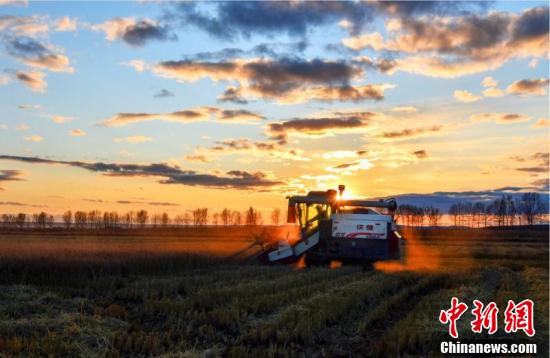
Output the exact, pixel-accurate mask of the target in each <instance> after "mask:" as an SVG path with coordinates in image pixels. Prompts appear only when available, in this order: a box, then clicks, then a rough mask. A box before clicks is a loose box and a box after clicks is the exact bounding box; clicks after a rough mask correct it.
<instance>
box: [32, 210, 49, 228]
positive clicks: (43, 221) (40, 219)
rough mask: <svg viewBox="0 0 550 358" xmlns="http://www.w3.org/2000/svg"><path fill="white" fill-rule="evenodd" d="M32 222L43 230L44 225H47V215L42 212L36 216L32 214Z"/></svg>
mask: <svg viewBox="0 0 550 358" xmlns="http://www.w3.org/2000/svg"><path fill="white" fill-rule="evenodd" d="M33 220H34V223H35V225H36V226H37V227H39V228H42V229H44V228H46V225H48V214H47V213H45V212H44V211H42V212H40V213H38V214H33Z"/></svg>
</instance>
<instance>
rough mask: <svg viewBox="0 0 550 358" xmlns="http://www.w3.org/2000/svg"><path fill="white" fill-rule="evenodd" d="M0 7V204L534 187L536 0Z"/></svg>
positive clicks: (151, 204) (165, 207) (537, 174)
mask: <svg viewBox="0 0 550 358" xmlns="http://www.w3.org/2000/svg"><path fill="white" fill-rule="evenodd" d="M0 4H3V5H0V188H1V189H0V213H1V212H18V211H25V212H33V211H37V210H42V208H44V210H47V211H49V212H52V213H61V212H63V211H64V210H65V209H72V210H79V209H83V210H89V209H95V208H97V209H100V210H119V211H126V210H135V209H138V208H145V209H147V210H150V211H153V212H156V211H158V212H161V211H168V212H169V213H177V212H182V211H185V210H188V209H191V208H195V207H198V206H206V207H209V208H212V209H214V210H218V209H220V208H222V207H224V206H227V207H230V208H234V209H244V208H245V207H247V206H249V205H254V206H255V207H257V208H259V209H260V210H264V211H267V210H270V209H271V208H273V207H283V206H284V205H285V195H286V194H291V193H297V192H300V193H302V192H305V191H307V190H313V189H327V188H334V187H336V186H337V185H338V184H346V186H347V187H348V188H349V190H350V192H351V193H352V194H353V195H356V196H361V197H381V196H399V195H404V194H415V195H406V196H402V198H403V200H404V201H406V200H412V199H414V200H417V201H418V200H420V201H421V202H423V203H425V204H426V205H428V204H430V203H436V204H438V205H443V207H444V205H447V204H448V203H450V202H452V201H453V200H458V199H468V200H470V199H471V200H482V199H487V200H488V199H491V198H493V197H495V196H496V195H500V194H502V193H521V192H524V191H538V192H540V193H543V194H547V193H548V162H549V160H548V143H549V142H548V138H549V136H548V134H549V133H548V130H549V127H548V126H549V119H548V116H549V115H548V112H549V107H548V103H549V102H548V99H549V98H548V77H549V74H548V65H549V63H548V62H549V61H548V41H549V36H548V21H549V9H548V5H547V4H548V2H529V1H523V2H493V3H483V2H476V3H461V4H460V3H459V4H457V3H449V2H442V3H439V2H428V3H422V2H409V3H393V2H383V3H376V2H346V3H336V2H330V3H328V2H327V3H317V2H306V3H302V2H290V3H286V2H276V3H262V2H252V3H246V2H230V3H187V2H185V3H168V2H156V1H134V2H131V1H126V2H39V3H38V2H36V3H35V2H29V3H24V2H10V1H8V2H6V0H0ZM417 194H418V195H417ZM420 194H421V195H420Z"/></svg>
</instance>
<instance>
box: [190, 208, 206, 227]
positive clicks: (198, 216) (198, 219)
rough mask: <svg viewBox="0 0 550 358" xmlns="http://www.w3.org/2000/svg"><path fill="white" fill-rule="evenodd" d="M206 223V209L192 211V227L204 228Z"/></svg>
mask: <svg viewBox="0 0 550 358" xmlns="http://www.w3.org/2000/svg"><path fill="white" fill-rule="evenodd" d="M207 223H208V208H197V209H195V210H193V225H194V226H206V224H207Z"/></svg>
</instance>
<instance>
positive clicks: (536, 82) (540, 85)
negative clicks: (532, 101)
mask: <svg viewBox="0 0 550 358" xmlns="http://www.w3.org/2000/svg"><path fill="white" fill-rule="evenodd" d="M549 83H550V80H548V79H547V78H539V79H528V80H521V81H515V82H514V83H512V84H511V85H509V86H508V88H506V92H508V93H511V94H515V95H517V96H522V97H526V96H544V95H545V94H546V89H547V88H548V84H549Z"/></svg>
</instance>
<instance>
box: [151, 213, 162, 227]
mask: <svg viewBox="0 0 550 358" xmlns="http://www.w3.org/2000/svg"><path fill="white" fill-rule="evenodd" d="M161 219H162V216H161V215H160V214H153V216H151V224H153V227H157V226H159V224H160V222H161Z"/></svg>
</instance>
